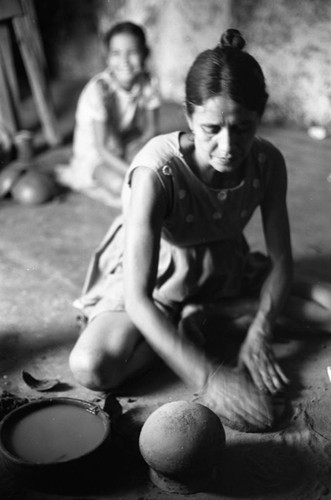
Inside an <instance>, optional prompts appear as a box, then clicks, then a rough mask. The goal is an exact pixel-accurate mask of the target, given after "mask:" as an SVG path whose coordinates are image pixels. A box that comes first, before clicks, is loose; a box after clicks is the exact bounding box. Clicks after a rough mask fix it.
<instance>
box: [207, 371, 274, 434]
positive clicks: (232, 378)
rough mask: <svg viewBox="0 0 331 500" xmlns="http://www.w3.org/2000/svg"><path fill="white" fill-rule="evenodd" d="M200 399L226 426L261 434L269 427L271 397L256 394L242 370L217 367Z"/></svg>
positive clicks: (251, 383) (272, 417)
mask: <svg viewBox="0 0 331 500" xmlns="http://www.w3.org/2000/svg"><path fill="white" fill-rule="evenodd" d="M204 400H205V404H206V406H209V407H210V408H211V409H212V410H213V411H215V413H216V414H218V415H219V417H220V418H221V419H222V418H223V419H225V420H226V421H227V424H228V425H229V426H230V427H233V428H236V429H238V430H242V431H246V432H263V431H266V430H270V428H271V427H272V426H273V423H274V412H273V406H272V401H271V397H270V396H269V395H268V394H264V393H262V392H260V391H258V390H257V388H256V387H255V385H254V384H253V382H251V381H250V379H249V378H248V375H247V373H246V372H245V371H244V370H240V369H238V368H234V369H233V370H231V369H227V368H224V367H223V366H220V367H219V368H217V370H216V372H215V373H214V374H213V375H212V376H211V377H210V379H209V382H208V384H207V388H206V393H205V397H204Z"/></svg>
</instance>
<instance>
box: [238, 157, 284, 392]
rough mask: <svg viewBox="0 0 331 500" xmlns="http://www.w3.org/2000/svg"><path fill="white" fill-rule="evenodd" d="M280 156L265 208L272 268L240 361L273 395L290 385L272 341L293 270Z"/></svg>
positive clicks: (282, 164)
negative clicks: (274, 351)
mask: <svg viewBox="0 0 331 500" xmlns="http://www.w3.org/2000/svg"><path fill="white" fill-rule="evenodd" d="M277 156H278V158H277V162H275V164H274V165H273V168H272V175H271V178H270V180H269V182H268V188H267V190H266V193H265V197H264V201H263V203H262V206H261V212H262V222H263V230H264V235H265V241H266V247H267V251H268V254H269V257H270V259H271V264H272V266H271V271H270V273H269V275H268V277H267V279H266V281H265V283H264V285H263V287H262V290H261V295H260V303H259V308H258V312H257V314H256V316H255V319H254V321H253V323H252V325H251V326H250V328H249V330H248V334H247V337H246V340H245V342H244V344H243V346H242V349H241V352H240V357H239V360H240V362H241V363H242V364H244V365H245V366H246V367H247V368H248V370H249V371H250V373H251V375H252V378H253V380H254V382H255V385H256V386H257V387H259V388H260V389H262V390H265V389H266V390H268V391H269V392H271V393H274V392H277V391H279V390H280V389H282V387H283V386H284V384H286V383H287V382H288V379H287V377H286V376H285V375H284V373H283V371H282V370H281V368H280V366H279V365H278V363H277V362H276V360H275V357H274V354H273V351H272V348H271V339H272V331H273V328H274V325H275V323H276V321H277V318H278V316H279V314H280V312H281V310H282V307H283V305H284V302H285V300H286V298H287V296H288V293H289V291H290V287H291V281H292V267H293V262H292V250H291V240H290V228H289V219H288V211H287V205H286V191H287V173H286V166H285V162H284V159H283V157H282V155H281V154H280V153H279V152H278V153H277Z"/></svg>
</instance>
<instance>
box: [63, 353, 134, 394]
mask: <svg viewBox="0 0 331 500" xmlns="http://www.w3.org/2000/svg"><path fill="white" fill-rule="evenodd" d="M69 366H70V369H71V372H72V374H73V376H74V378H75V380H77V382H78V383H79V384H81V385H83V386H84V387H87V388H88V389H91V390H94V391H105V390H110V389H114V388H116V387H118V386H119V385H120V384H121V383H122V382H123V379H124V372H125V360H124V359H123V360H122V359H121V358H120V357H117V356H115V355H113V356H112V355H111V354H109V353H108V354H107V355H105V354H102V353H98V354H96V353H93V352H81V351H79V350H75V349H73V351H72V352H71V354H70V356H69Z"/></svg>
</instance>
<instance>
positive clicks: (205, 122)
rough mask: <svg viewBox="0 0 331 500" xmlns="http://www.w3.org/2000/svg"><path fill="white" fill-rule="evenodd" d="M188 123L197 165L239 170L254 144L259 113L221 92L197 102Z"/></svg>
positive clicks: (219, 169)
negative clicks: (198, 103) (191, 133)
mask: <svg viewBox="0 0 331 500" xmlns="http://www.w3.org/2000/svg"><path fill="white" fill-rule="evenodd" d="M188 123H189V126H190V128H191V130H192V132H193V134H194V144H195V153H194V158H195V161H196V163H197V166H198V167H199V168H201V169H204V168H206V167H208V166H211V167H213V168H214V169H215V170H216V171H217V172H220V173H227V174H231V173H233V174H236V172H237V169H239V167H240V166H241V164H242V162H243V160H244V159H245V158H246V156H247V155H248V153H249V151H250V148H251V146H252V143H253V139H254V136H255V132H256V129H257V126H258V123H259V116H258V114H257V112H256V111H249V110H247V109H246V108H244V107H243V106H242V105H240V104H238V103H236V102H234V101H233V100H232V99H230V98H229V97H226V96H222V95H219V96H216V97H212V98H210V99H208V100H207V101H206V102H205V103H204V104H203V105H201V106H195V109H194V112H193V114H192V115H191V116H190V117H189V118H188Z"/></svg>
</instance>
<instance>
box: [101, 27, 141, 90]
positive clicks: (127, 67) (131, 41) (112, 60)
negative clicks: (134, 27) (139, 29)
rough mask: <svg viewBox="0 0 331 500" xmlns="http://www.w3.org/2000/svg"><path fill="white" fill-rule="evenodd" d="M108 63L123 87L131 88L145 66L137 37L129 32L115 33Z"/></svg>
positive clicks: (111, 42) (111, 41) (110, 45)
mask: <svg viewBox="0 0 331 500" xmlns="http://www.w3.org/2000/svg"><path fill="white" fill-rule="evenodd" d="M107 63H108V67H109V69H110V71H111V72H112V74H113V76H114V77H115V78H116V80H117V81H118V83H119V84H120V85H121V87H123V88H125V89H127V90H130V89H131V87H132V85H133V84H134V83H135V81H136V80H137V77H138V76H139V75H140V73H141V71H142V70H143V66H144V57H143V54H142V51H141V47H140V45H139V42H138V40H137V38H136V37H135V36H134V35H130V34H129V33H118V34H117V35H114V36H113V37H112V38H111V40H110V44H109V52H108V60H107Z"/></svg>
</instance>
